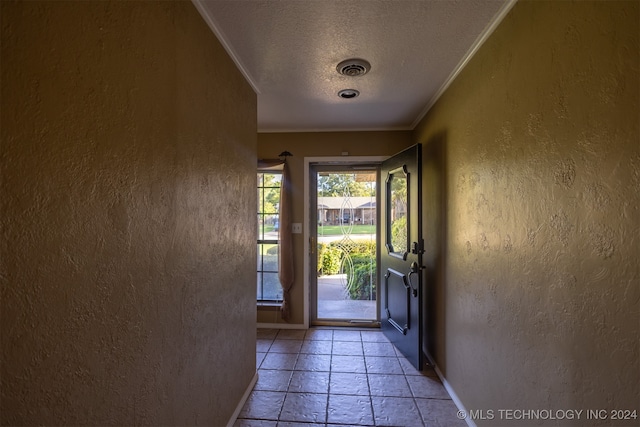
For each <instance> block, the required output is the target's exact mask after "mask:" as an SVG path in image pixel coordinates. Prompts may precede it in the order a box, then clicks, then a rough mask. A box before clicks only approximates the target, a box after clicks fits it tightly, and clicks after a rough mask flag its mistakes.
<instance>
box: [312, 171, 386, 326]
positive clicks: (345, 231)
mask: <svg viewBox="0 0 640 427" xmlns="http://www.w3.org/2000/svg"><path fill="white" fill-rule="evenodd" d="M377 176H378V173H377V170H376V169H375V168H371V169H366V170H360V169H359V170H344V169H341V170H326V169H325V168H322V169H320V167H318V169H316V206H315V208H316V209H315V212H316V224H315V230H316V233H315V235H316V251H315V254H316V255H317V260H315V261H316V278H317V280H316V286H315V287H314V288H315V297H316V298H314V299H315V304H316V307H315V308H316V310H315V312H316V316H315V317H316V319H315V320H317V321H328V322H331V321H338V322H349V323H374V322H376V321H377V318H378V316H377V312H378V310H377V307H378V306H377V229H378V224H377V223H378V211H377V187H376V181H377Z"/></svg>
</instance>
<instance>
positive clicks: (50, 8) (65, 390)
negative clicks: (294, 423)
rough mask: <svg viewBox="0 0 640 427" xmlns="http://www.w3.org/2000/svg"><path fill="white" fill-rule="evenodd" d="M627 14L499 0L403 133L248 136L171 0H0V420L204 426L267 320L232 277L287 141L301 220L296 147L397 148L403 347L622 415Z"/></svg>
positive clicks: (229, 94)
mask: <svg viewBox="0 0 640 427" xmlns="http://www.w3.org/2000/svg"><path fill="white" fill-rule="evenodd" d="M639 7H640V5H639V3H638V2H637V1H611V2H596V1H581V2H538V1H528V0H523V1H520V2H518V3H517V4H516V5H515V6H514V7H513V9H512V10H511V11H510V12H509V14H508V16H507V17H506V18H505V19H504V21H503V22H502V23H501V24H500V25H499V27H498V28H497V29H496V30H495V32H494V33H493V34H492V35H491V37H490V38H489V39H488V40H487V41H486V42H485V44H484V45H483V46H482V47H481V48H480V49H479V50H478V52H477V53H476V54H475V56H474V57H473V58H472V59H471V60H470V61H469V63H468V64H467V65H466V67H465V68H464V69H463V70H462V71H461V72H460V73H459V74H458V75H457V77H456V79H455V80H454V81H453V82H452V83H451V85H450V86H449V87H448V88H447V89H446V90H445V91H444V92H443V93H442V95H441V96H440V98H439V99H438V101H437V102H436V103H435V104H434V105H433V106H432V107H431V108H430V109H429V112H428V113H427V115H426V116H425V117H424V118H423V119H422V120H421V121H420V122H419V123H418V124H417V125H416V127H415V128H414V129H411V130H397V131H394V130H389V131H380V132H310V133H286V132H283V133H260V134H259V133H258V132H257V125H256V111H257V100H256V94H255V93H254V92H253V90H252V88H251V87H250V86H249V84H247V82H246V81H245V80H244V78H243V76H242V74H241V73H240V72H239V70H238V69H237V67H236V66H235V64H234V62H233V61H232V60H231V58H230V57H229V55H228V54H227V52H226V51H225V49H224V48H223V46H222V45H221V44H220V43H219V41H218V40H217V39H216V37H215V36H214V34H213V33H212V32H211V31H210V29H209V28H208V26H207V24H206V23H205V22H204V21H203V19H202V17H201V16H200V15H199V13H198V11H197V10H196V8H195V7H194V5H193V4H192V3H190V2H183V1H170V2H117V1H106V2H50V1H24V2H22V1H2V2H0V19H1V22H2V26H1V31H2V46H1V55H2V56H1V61H0V64H1V65H0V67H1V72H2V83H1V84H2V92H1V109H0V111H1V122H2V129H1V135H2V145H1V147H0V166H1V176H2V179H1V182H0V200H2V215H0V228H1V231H2V246H1V247H2V249H1V251H2V252H1V257H0V260H1V261H0V283H1V286H2V288H1V295H2V297H1V300H0V304H1V305H2V309H1V312H0V318H1V322H0V324H1V328H2V333H1V335H0V340H1V341H0V342H1V348H0V351H1V364H0V370H1V372H0V378H2V381H1V384H0V422H1V423H2V425H36V424H51V425H224V424H226V423H227V422H228V421H229V420H230V419H231V418H232V416H233V414H234V411H235V410H236V408H237V407H238V405H239V404H240V402H241V401H242V399H243V396H244V395H245V393H246V391H247V388H248V387H250V386H251V384H252V381H254V380H255V373H256V367H255V366H256V365H255V364H256V355H255V346H256V310H257V319H258V322H263V323H274V322H276V323H278V322H281V321H280V320H279V316H277V311H275V310H274V309H273V308H272V307H259V308H256V300H255V272H254V271H253V270H252V269H251V268H247V266H255V264H256V251H255V245H256V230H255V229H256V227H255V212H256V201H255V194H256V192H255V185H256V178H255V168H256V161H257V158H258V157H260V158H269V157H272V156H274V155H275V154H277V153H279V152H281V151H282V150H290V151H291V152H293V153H295V156H294V157H291V158H290V159H289V160H288V161H289V162H290V164H291V174H292V181H293V182H294V183H295V184H294V189H293V190H294V200H293V209H292V216H293V219H294V221H296V222H303V221H305V219H304V218H303V207H304V203H305V201H304V200H303V199H302V196H301V194H302V192H303V191H302V182H303V181H304V177H303V159H304V157H305V156H309V157H313V156H316V157H317V156H335V155H339V153H340V152H341V151H347V150H348V151H349V153H350V154H351V155H354V156H358V155H359V156H369V155H375V156H389V155H392V154H394V153H396V152H398V151H400V150H401V149H403V148H405V147H408V146H410V145H412V144H414V143H422V144H423V147H424V149H423V159H422V162H423V171H424V174H423V192H424V194H423V205H424V206H423V207H424V212H425V216H424V220H423V224H422V225H423V229H424V230H425V236H428V237H427V239H426V242H425V250H426V252H425V264H426V267H427V268H426V271H425V274H426V281H427V283H428V300H429V309H428V311H427V313H428V316H427V317H428V318H427V319H425V321H426V323H427V325H428V327H427V333H428V336H427V337H426V340H425V342H426V348H425V351H427V352H428V353H429V354H430V355H431V356H432V357H433V359H434V360H435V362H436V363H437V364H438V366H439V368H440V370H441V371H442V373H443V374H444V376H445V377H446V379H447V381H448V382H449V384H450V385H451V387H452V388H453V389H454V390H455V391H456V393H457V394H458V396H459V398H460V400H461V401H462V402H463V403H464V404H465V406H466V407H467V408H469V409H477V410H485V411H488V410H492V411H496V412H495V414H496V416H498V415H499V414H501V413H499V412H498V410H517V409H536V408H549V407H551V406H552V407H553V408H558V409H571V408H573V409H584V410H588V409H598V408H601V407H602V406H603V405H604V404H605V402H616V405H617V407H618V409H622V410H625V409H629V410H634V409H638V406H637V403H638V401H639V400H640V389H639V387H640V386H639V382H638V378H639V377H640V348H639V344H638V343H639V342H640V340H638V337H639V326H638V325H639V324H640V317H639V316H640V315H639V312H638V305H637V304H638V300H639V299H640V271H639V270H640V267H639V263H638V253H639V251H640V246H639V245H640V238H639V237H638V233H639V229H640V228H639V225H638V221H639V219H638V218H639V212H640V211H639V207H638V206H640V148H639V147H640V131H639V126H640V125H639V120H638V117H639V116H640V107H639V93H640V88H639V81H640V78H639V75H638V70H639V69H640V66H639V63H640V60H639V52H640V47H639V37H640V35H639V34H640V31H639V27H638V25H639V24H638V23H639V22H640V19H639V16H640V11H639ZM424 48H425V49H428V48H429V46H425V47H424ZM424 78H425V79H426V78H429V76H426V75H425V77H424ZM327 206H328V205H327ZM358 206H359V207H360V208H362V209H363V210H362V215H363V218H364V215H365V212H366V210H364V209H366V208H365V205H364V204H362V205H358ZM327 209H329V208H328V207H327ZM332 209H333V211H334V212H335V209H336V208H332ZM302 239H303V236H302V235H294V242H293V244H294V249H295V250H294V252H295V260H294V262H295V266H296V271H298V272H299V271H302V267H301V266H302V263H303V258H302V257H303V256H304V254H303V253H302V252H303V251H302V248H303V240H302ZM300 276H301V274H297V275H296V279H295V283H294V285H293V288H292V289H291V299H292V300H291V301H292V303H291V312H292V316H291V320H290V322H289V324H287V325H286V326H285V327H300V326H301V325H303V324H304V319H303V313H302V310H301V309H300V307H301V305H302V302H303V298H304V292H303V283H302V281H303V278H302V277H300ZM484 413H485V414H486V413H487V412H484ZM504 422H505V423H506V422H507V421H504ZM593 422H594V424H595V423H596V421H593ZM636 423H637V421H632V422H631V423H629V424H624V425H633V424H636ZM479 424H481V423H480V421H479ZM497 424H499V423H498V420H494V421H492V422H491V424H487V423H484V424H483V425H497ZM509 425H515V424H509ZM581 425H587V424H584V423H581ZM621 425H622V424H621Z"/></svg>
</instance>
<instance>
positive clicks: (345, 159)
mask: <svg viewBox="0 0 640 427" xmlns="http://www.w3.org/2000/svg"><path fill="white" fill-rule="evenodd" d="M388 158H389V156H339V157H305V158H304V218H303V223H302V233H303V234H302V236H303V238H302V240H303V242H304V243H303V249H302V253H303V254H304V260H303V269H302V271H303V276H302V277H303V288H304V297H303V298H304V314H303V315H304V328H305V329H308V328H309V292H310V286H311V284H310V283H309V269H310V266H309V238H310V237H311V236H310V234H309V233H310V230H309V228H310V224H309V214H310V212H309V206H310V204H311V193H310V191H309V165H310V164H311V163H319V164H325V165H350V164H354V163H378V162H382V161H384V160H386V159H388Z"/></svg>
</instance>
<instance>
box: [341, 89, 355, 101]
mask: <svg viewBox="0 0 640 427" xmlns="http://www.w3.org/2000/svg"><path fill="white" fill-rule="evenodd" d="M358 95H360V92H359V91H357V90H355V89H342V90H341V91H340V92H338V96H339V97H340V98H344V99H351V98H355V97H357V96H358Z"/></svg>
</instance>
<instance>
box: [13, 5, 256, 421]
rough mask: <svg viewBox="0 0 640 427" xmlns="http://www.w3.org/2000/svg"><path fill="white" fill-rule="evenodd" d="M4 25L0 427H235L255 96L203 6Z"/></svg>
mask: <svg viewBox="0 0 640 427" xmlns="http://www.w3.org/2000/svg"><path fill="white" fill-rule="evenodd" d="M1 14H2V58H1V59H2V104H1V107H2V154H1V167H2V186H1V200H2V215H1V217H0V224H1V227H2V269H1V275H0V279H1V282H2V313H1V320H2V342H1V348H2V349H1V352H2V385H1V399H2V400H1V402H0V419H1V422H2V424H6V425H19V424H27V425H36V424H48V425H220V424H224V423H226V422H227V420H228V419H229V417H230V416H231V414H232V412H233V410H234V409H235V407H236V405H237V404H238V402H239V400H240V398H241V396H242V394H243V392H244V391H245V389H246V387H247V386H248V384H249V382H250V380H251V378H252V376H253V375H254V373H255V289H254V286H251V284H252V283H255V273H253V272H252V270H250V269H247V268H246V266H248V265H249V266H251V265H255V262H256V261H255V257H256V255H255V239H256V234H255V209H256V207H255V164H256V97H255V94H254V93H253V92H252V90H251V88H250V87H249V85H248V84H247V83H246V82H245V81H244V79H243V77H242V76H241V74H240V73H239V72H238V71H237V69H236V68H235V66H234V65H233V63H232V61H231V60H230V59H229V57H228V56H227V55H226V53H225V52H224V49H223V48H222V47H221V45H220V44H219V43H218V41H217V40H216V38H215V36H214V35H213V34H212V33H211V31H210V30H209V28H208V27H207V26H206V24H205V23H204V21H203V20H202V19H201V17H200V16H199V14H198V12H197V11H196V9H195V8H194V7H193V5H192V4H191V2H76V1H72V2H50V1H43V2H21V3H14V2H8V1H2V2H1ZM248 284H249V285H250V286H247V285H248Z"/></svg>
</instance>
